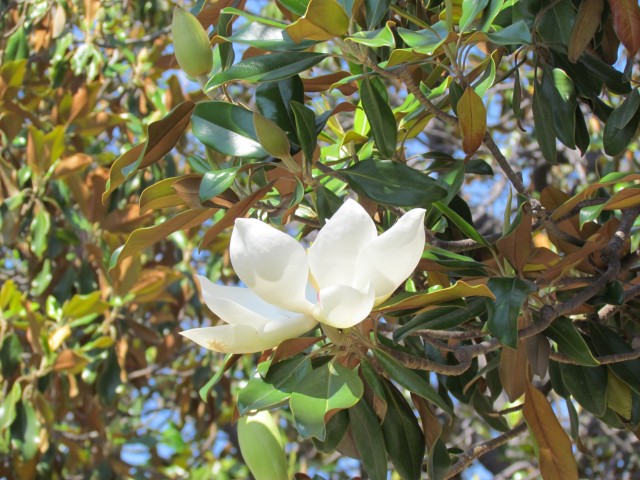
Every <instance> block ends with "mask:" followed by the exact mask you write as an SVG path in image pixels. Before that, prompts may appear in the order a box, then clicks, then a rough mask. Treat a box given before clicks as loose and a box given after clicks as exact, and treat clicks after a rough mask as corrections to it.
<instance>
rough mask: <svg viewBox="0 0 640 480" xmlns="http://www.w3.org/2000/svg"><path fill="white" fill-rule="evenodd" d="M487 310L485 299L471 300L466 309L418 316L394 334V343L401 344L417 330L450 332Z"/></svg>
mask: <svg viewBox="0 0 640 480" xmlns="http://www.w3.org/2000/svg"><path fill="white" fill-rule="evenodd" d="M485 310H486V303H485V301H484V300H483V299H474V300H471V301H470V302H469V303H468V304H467V306H466V307H459V306H446V307H440V308H435V309H433V310H429V311H428V312H424V313H421V314H419V315H416V316H415V317H413V318H412V319H411V321H409V322H408V323H406V324H405V325H402V326H401V327H400V328H397V329H396V330H394V332H393V341H394V342H400V341H401V340H403V339H404V338H406V337H407V336H408V335H410V334H411V333H412V332H414V331H416V330H422V329H429V330H448V329H450V328H454V327H457V326H458V325H460V324H462V323H464V322H466V321H467V320H469V319H471V318H475V317H477V316H478V315H482V313H484V311H485Z"/></svg>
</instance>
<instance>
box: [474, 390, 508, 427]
mask: <svg viewBox="0 0 640 480" xmlns="http://www.w3.org/2000/svg"><path fill="white" fill-rule="evenodd" d="M471 402H472V403H473V408H474V409H475V411H476V413H477V414H478V415H480V416H481V417H482V419H483V420H484V421H485V422H486V423H487V425H489V426H490V427H491V428H493V429H494V430H497V431H498V432H506V431H507V430H509V424H508V423H507V421H506V419H505V418H504V417H503V416H500V415H496V414H495V412H496V410H495V408H494V407H493V402H492V401H491V399H490V398H489V397H487V396H486V395H482V394H481V393H480V392H479V391H477V390H476V392H475V393H474V394H473V397H472V399H471Z"/></svg>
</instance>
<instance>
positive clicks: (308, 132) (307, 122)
mask: <svg viewBox="0 0 640 480" xmlns="http://www.w3.org/2000/svg"><path fill="white" fill-rule="evenodd" d="M290 105H291V110H292V111H293V116H294V124H295V132H296V136H297V139H298V142H297V143H298V144H299V145H300V147H301V148H302V153H303V155H304V158H305V160H306V161H307V164H308V165H310V164H311V161H312V159H313V151H314V150H315V148H316V145H317V144H318V133H317V131H316V116H315V114H314V113H313V110H311V109H310V108H307V107H305V106H304V105H303V104H302V102H297V101H295V100H292V101H291V103H290Z"/></svg>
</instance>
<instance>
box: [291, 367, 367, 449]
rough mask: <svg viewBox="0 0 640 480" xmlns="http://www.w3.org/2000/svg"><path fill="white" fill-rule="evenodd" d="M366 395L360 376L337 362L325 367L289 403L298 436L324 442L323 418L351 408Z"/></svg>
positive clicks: (301, 385) (298, 386) (311, 375)
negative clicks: (339, 410) (330, 413)
mask: <svg viewBox="0 0 640 480" xmlns="http://www.w3.org/2000/svg"><path fill="white" fill-rule="evenodd" d="M362 393H363V386H362V381H361V380H360V377H358V374H357V373H356V372H355V371H353V370H351V369H349V368H346V367H343V366H342V365H340V363H338V362H336V361H331V362H328V363H325V364H324V365H322V366H320V367H318V368H316V369H315V370H313V372H311V373H310V374H309V375H307V376H306V377H305V378H304V379H303V380H302V381H301V382H300V383H299V384H298V385H297V387H296V391H295V392H293V393H292V395H291V400H290V403H289V405H290V407H291V412H292V413H293V417H294V419H295V422H296V428H297V430H298V433H299V434H300V435H301V436H302V437H303V438H309V437H316V438H318V439H319V440H324V438H325V434H326V430H325V424H324V416H325V415H326V414H327V412H329V411H330V410H334V409H343V408H349V407H352V406H353V405H355V404H356V402H357V401H358V400H359V399H360V397H361V396H362Z"/></svg>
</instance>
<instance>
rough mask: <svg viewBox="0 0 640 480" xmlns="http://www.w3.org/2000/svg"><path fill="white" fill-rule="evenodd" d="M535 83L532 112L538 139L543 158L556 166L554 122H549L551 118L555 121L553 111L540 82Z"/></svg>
mask: <svg viewBox="0 0 640 480" xmlns="http://www.w3.org/2000/svg"><path fill="white" fill-rule="evenodd" d="M534 83H535V89H534V92H533V102H532V110H533V123H534V125H535V127H536V130H535V134H536V139H537V140H538V144H539V145H540V149H541V150H542V156H543V157H544V158H545V160H546V161H547V162H549V163H550V164H551V165H555V164H556V162H557V159H556V156H557V151H556V135H555V133H554V128H553V121H551V122H550V121H549V119H550V118H551V119H553V109H552V106H551V105H550V104H549V103H548V101H547V100H546V98H545V96H544V93H543V90H544V88H543V87H542V85H541V84H539V83H538V82H534Z"/></svg>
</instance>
